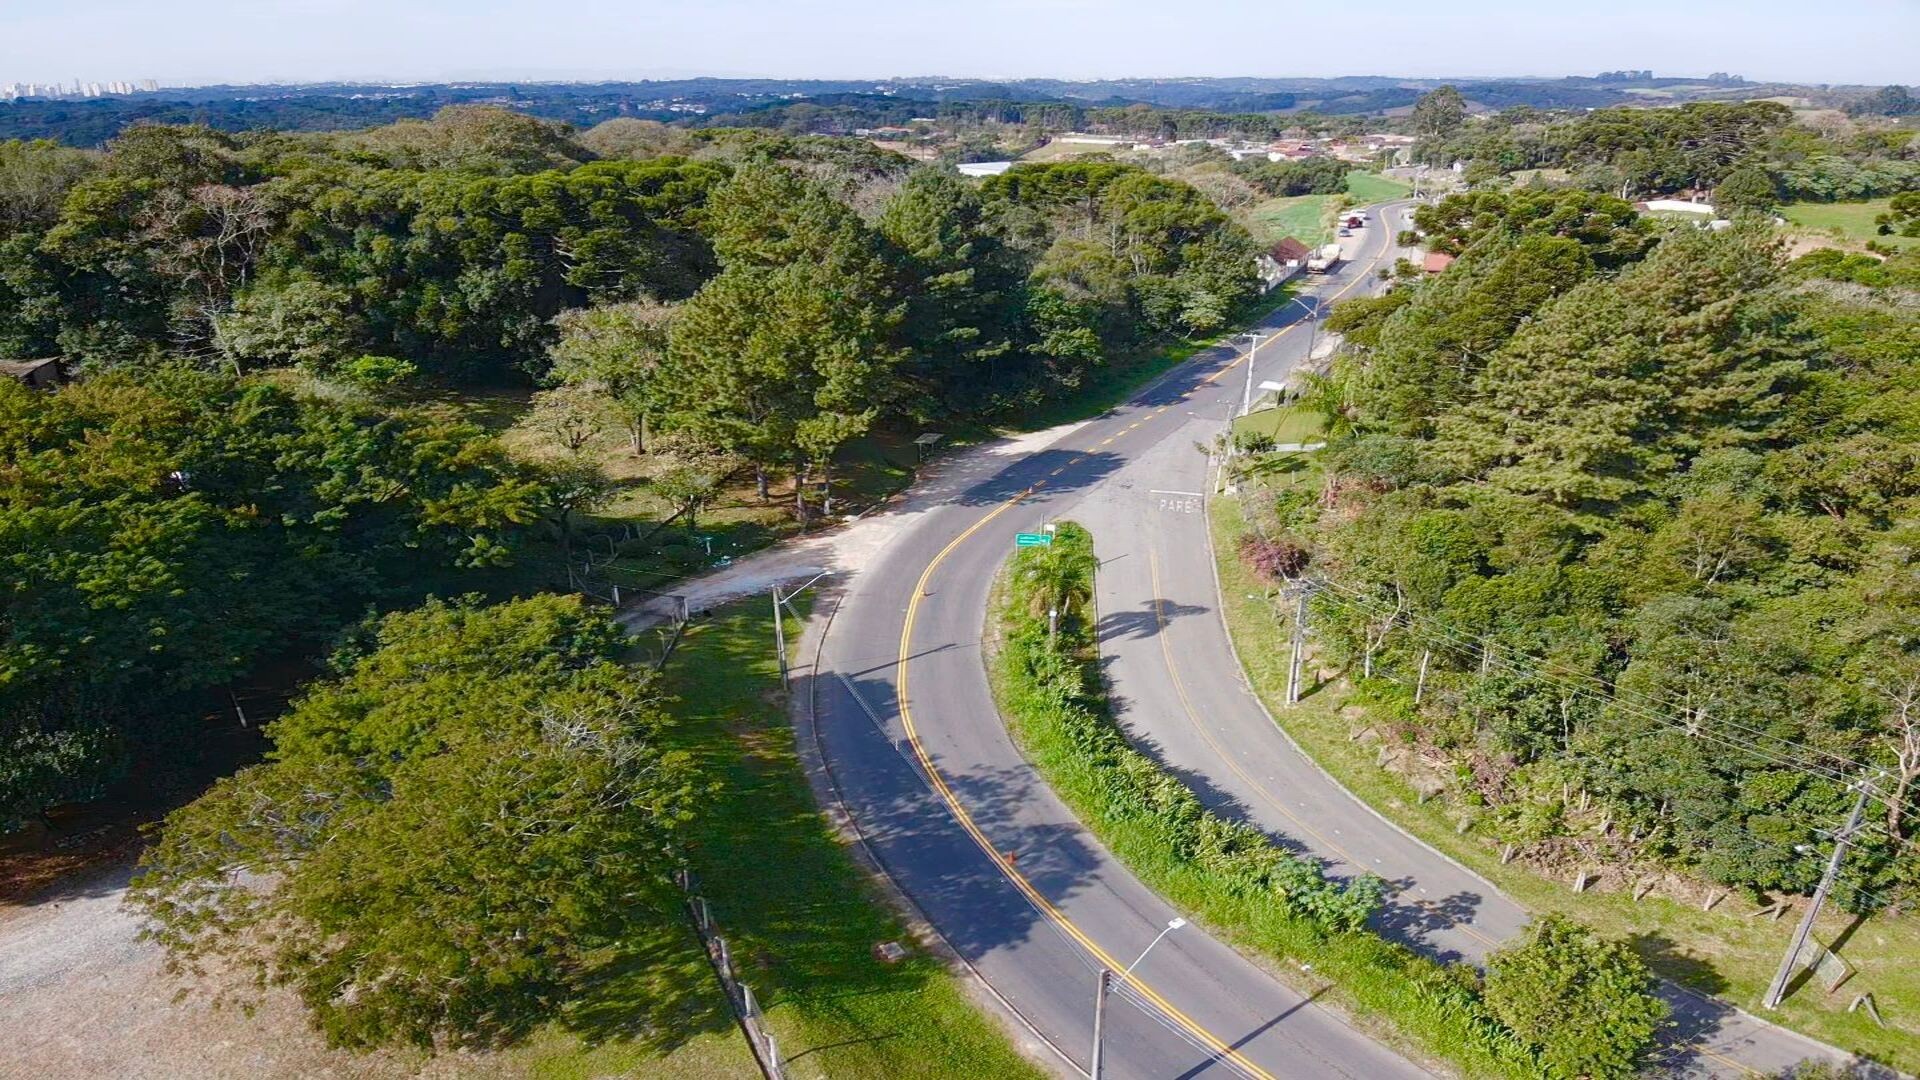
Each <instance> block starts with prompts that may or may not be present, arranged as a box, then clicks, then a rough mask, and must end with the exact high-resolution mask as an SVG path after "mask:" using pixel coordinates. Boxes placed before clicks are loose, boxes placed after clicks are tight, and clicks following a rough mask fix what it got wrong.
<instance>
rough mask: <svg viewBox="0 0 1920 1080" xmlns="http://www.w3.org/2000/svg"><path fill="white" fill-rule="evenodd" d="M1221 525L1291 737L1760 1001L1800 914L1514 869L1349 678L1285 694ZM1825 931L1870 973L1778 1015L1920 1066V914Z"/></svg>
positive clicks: (1834, 923)
mask: <svg viewBox="0 0 1920 1080" xmlns="http://www.w3.org/2000/svg"><path fill="white" fill-rule="evenodd" d="M1212 526H1213V530H1214V548H1215V551H1216V552H1217V553H1218V558H1219V567H1220V586H1221V594H1222V596H1223V597H1224V598H1225V605H1226V606H1225V611H1224V614H1225V617H1226V620H1227V628H1228V630H1229V632H1230V633H1232V635H1233V640H1234V643H1235V645H1236V647H1237V648H1238V650H1239V653H1240V659H1241V661H1242V663H1243V664H1244V665H1245V667H1246V672H1247V677H1248V679H1249V680H1250V681H1251V683H1252V685H1253V687H1254V689H1255V690H1256V691H1257V692H1258V693H1259V694H1260V696H1261V698H1262V700H1264V701H1265V702H1266V704H1267V707H1268V708H1269V709H1270V710H1271V711H1272V712H1273V714H1274V715H1275V716H1276V717H1279V718H1281V720H1282V722H1283V723H1284V724H1285V726H1286V729H1287V732H1288V734H1290V735H1291V736H1293V738H1294V740H1295V741H1297V742H1298V743H1299V744H1300V745H1301V747H1302V748H1303V749H1305V750H1306V752H1307V753H1308V754H1310V755H1312V756H1313V758H1314V760H1316V761H1318V762H1319V763H1320V765H1321V766H1322V767H1323V768H1325V769H1326V770H1327V771H1328V772H1330V773H1332V774H1333V776H1334V777H1335V778H1336V779H1338V780H1339V781H1340V782H1341V783H1342V784H1344V785H1345V786H1346V787H1347V789H1348V790H1349V791H1352V792H1353V793H1354V794H1355V795H1357V796H1359V797H1360V798H1361V799H1363V800H1365V801H1366V802H1367V803H1369V804H1370V805H1372V806H1373V807H1374V808H1375V809H1377V810H1379V811H1380V812H1381V813H1382V814H1385V815H1386V816H1387V817H1388V818H1389V819H1391V820H1392V821H1394V822H1396V823H1398V824H1399V825H1400V826H1401V827H1403V828H1405V829H1406V830H1407V831H1408V832H1410V833H1412V834H1414V835H1415V836H1418V837H1419V838H1420V839H1422V840H1424V841H1426V842H1427V843H1429V844H1431V845H1433V846H1434V847H1436V848H1438V849H1440V850H1441V851H1443V852H1445V853H1447V854H1448V855H1450V856H1452V857H1453V858H1455V859H1458V860H1459V861H1460V862H1462V863H1464V864H1466V865H1467V866H1468V867H1470V868H1471V869H1473V870H1474V871H1475V872H1477V873H1479V874H1481V875H1482V876H1484V877H1486V878H1487V879H1488V880H1489V881H1492V882H1493V883H1494V884H1495V885H1497V886H1499V887H1500V889H1501V890H1502V891H1504V892H1506V893H1507V894H1508V895H1509V896H1511V897H1513V898H1514V899H1515V900H1517V901H1519V902H1520V903H1521V904H1523V905H1525V906H1526V907H1528V908H1530V909H1532V910H1534V911H1559V912H1564V913H1566V914H1567V915H1570V916H1572V917H1574V918H1576V919H1579V920H1580V921H1581V922H1584V923H1586V924H1587V925H1589V926H1592V927H1593V928H1594V929H1596V930H1598V931H1600V932H1601V933H1603V934H1605V935H1607V936H1609V937H1614V938H1619V939H1622V940H1625V941H1627V942H1628V943H1629V944H1631V945H1632V946H1633V948H1634V950H1635V951H1636V952H1638V953H1639V954H1640V955H1641V957H1643V958H1644V959H1645V960H1646V961H1647V964H1648V966H1649V967H1651V968H1653V969H1654V970H1655V971H1657V972H1659V973H1660V974H1662V975H1664V976H1666V977H1667V978H1669V979H1672V980H1673V981H1675V982H1678V983H1682V984H1684V985H1687V986H1691V987H1693V988H1694V989H1697V990H1700V991H1702V992H1705V993H1710V994H1717V995H1719V996H1721V997H1724V998H1726V999H1727V1000H1729V1001H1731V1002H1733V1003H1735V1004H1737V1005H1739V1006H1741V1007H1743V1008H1747V1009H1750V1010H1755V1011H1757V1010H1758V1002H1759V999H1760V996H1761V995H1762V993H1764V991H1765V989H1766V986H1767V983H1768V981H1769V980H1770V979H1771V978H1772V976H1773V970H1774V966H1775V965H1776V964H1778V963H1779V959H1780V954H1781V952H1782V951H1784V950H1785V948H1786V940H1787V935H1788V934H1789V933H1790V932H1791V930H1792V920H1791V919H1785V920H1782V921H1779V922H1773V921H1769V920H1766V919H1759V920H1755V919H1752V918H1749V917H1748V914H1749V913H1751V912H1752V911H1753V910H1754V909H1755V907H1756V905H1754V904H1751V903H1748V902H1746V901H1744V900H1742V899H1740V898H1738V897H1729V898H1728V899H1726V900H1724V901H1722V902H1721V903H1720V905H1719V906H1718V907H1717V908H1715V910H1714V911H1713V912H1705V911H1702V910H1700V907H1699V905H1698V903H1697V902H1692V901H1691V900H1688V901H1685V902H1683V901H1682V900H1679V899H1670V898H1667V897H1665V896H1663V895H1661V894H1660V893H1657V892H1656V893H1655V894H1652V895H1649V896H1648V897H1647V898H1646V899H1645V900H1642V901H1640V902H1638V903H1636V902H1635V901H1634V900H1633V899H1632V897H1631V896H1630V895H1628V894H1626V893H1620V892H1609V891H1604V890H1605V889H1606V886H1605V885H1602V886H1600V887H1597V888H1596V890H1594V891H1589V892H1587V893H1584V894H1578V895H1576V894H1575V893H1574V892H1573V891H1572V888H1571V886H1570V884H1569V883H1565V882H1555V881H1550V880H1547V879H1545V878H1542V877H1540V876H1539V875H1537V874H1535V873H1532V872H1531V871H1528V870H1526V869H1525V868H1523V867H1521V866H1519V865H1518V864H1511V865H1502V864H1501V862H1500V858H1499V851H1498V849H1497V847H1496V846H1495V845H1494V844H1493V842H1492V841H1490V840H1485V839H1482V838H1481V837H1480V836H1478V835H1477V834H1475V833H1474V832H1472V831H1471V830H1469V831H1468V832H1467V833H1466V834H1464V835H1463V834H1461V833H1460V832H1459V831H1458V829H1459V819H1458V817H1457V816H1456V815H1457V814H1458V809H1457V808H1455V807H1452V806H1450V805H1449V804H1448V803H1447V802H1446V801H1445V800H1443V799H1432V800H1429V801H1427V802H1425V803H1422V802H1421V801H1420V798H1419V795H1418V793H1417V792H1416V791H1415V790H1414V787H1413V785H1412V784H1411V783H1409V782H1408V781H1407V780H1406V779H1405V778H1404V777H1402V776H1400V775H1399V774H1397V773H1394V772H1390V771H1388V770H1386V769H1383V768H1380V767H1379V766H1378V765H1377V764H1376V753H1377V748H1376V747H1375V746H1374V745H1373V744H1371V743H1368V742H1364V741H1363V742H1355V741H1352V740H1351V739H1350V738H1349V736H1350V735H1351V733H1352V730H1353V727H1354V726H1355V725H1354V723H1353V721H1352V719H1351V712H1352V710H1350V709H1349V708H1347V707H1346V700H1345V697H1346V695H1345V688H1344V686H1343V685H1342V684H1341V683H1339V682H1332V683H1328V684H1326V685H1322V686H1319V687H1318V688H1317V689H1315V690H1314V691H1313V692H1311V693H1310V694H1308V696H1307V697H1306V698H1305V700H1304V701H1303V702H1302V703H1301V704H1300V705H1299V706H1296V707H1294V708H1291V709H1289V708H1286V707H1284V706H1283V705H1282V704H1281V702H1282V701H1283V700H1284V697H1285V686H1286V656H1287V634H1288V633H1289V631H1288V629H1287V625H1286V623H1285V621H1284V620H1281V619H1278V618H1276V617H1275V614H1274V611H1273V609H1272V607H1271V606H1270V602H1269V601H1268V600H1267V599H1265V594H1266V591H1267V590H1266V589H1265V588H1264V587H1263V586H1262V585H1261V584H1260V583H1259V582H1258V581H1257V580H1255V579H1254V578H1253V576H1252V575H1251V574H1250V573H1248V571H1247V569H1246V567H1245V566H1244V565H1243V564H1242V563H1241V562H1240V560H1239V559H1238V558H1237V557H1235V556H1234V554H1233V552H1234V540H1235V538H1236V537H1237V536H1238V535H1239V534H1240V533H1241V532H1242V531H1244V529H1245V527H1246V525H1245V520H1244V518H1243V517H1242V514H1241V508H1240V505H1239V503H1238V502H1237V501H1235V500H1233V499H1218V500H1215V501H1214V503H1213V518H1212ZM1310 668H1311V665H1310ZM1829 910H1830V911H1831V910H1832V909H1829ZM1817 936H1818V937H1819V938H1820V939H1821V940H1822V941H1825V942H1836V941H1839V942H1845V943H1848V944H1850V945H1851V946H1852V947H1851V948H1843V949H1842V955H1843V956H1845V957H1846V959H1847V960H1848V962H1850V963H1852V964H1854V965H1855V966H1856V967H1857V968H1858V969H1859V974H1857V975H1856V976H1855V977H1854V978H1853V980H1852V981H1851V982H1849V983H1848V984H1846V985H1845V986H1843V987H1841V989H1840V991H1839V992H1838V993H1836V994H1834V995H1832V996H1828V995H1826V994H1824V993H1823V992H1822V991H1821V990H1820V989H1819V988H1817V987H1811V988H1803V989H1801V990H1800V991H1799V992H1798V993H1796V994H1794V995H1793V996H1792V997H1789V998H1788V999H1787V1001H1786V1002H1785V1003H1783V1005H1782V1006H1781V1008H1780V1009H1779V1010H1777V1011H1776V1012H1773V1013H1768V1014H1767V1018H1768V1019H1771V1020H1775V1021H1777V1022H1780V1023H1782V1024H1785V1025H1786V1026H1789V1027H1792V1028H1794V1029H1796V1030H1799V1031H1802V1032H1805V1033H1806V1034H1808V1035H1812V1036H1814V1037H1815V1038H1818V1039H1822V1040H1824V1041H1827V1042H1830V1043H1832V1044H1834V1045H1836V1046H1840V1047H1844V1048H1846V1049H1848V1050H1851V1051H1854V1052H1857V1053H1862V1054H1867V1055H1871V1056H1872V1057H1874V1058H1877V1059H1880V1060H1883V1061H1886V1062H1888V1063H1890V1064H1893V1065H1896V1066H1898V1067H1899V1068H1901V1069H1903V1070H1905V1071H1907V1072H1910V1073H1911V1072H1915V1071H1920V968H1916V966H1915V965H1914V964H1913V963H1912V958H1913V957H1915V956H1920V920H1915V919H1913V918H1904V919H1902V918H1888V917H1886V916H1879V917H1876V918H1873V919H1870V920H1867V921H1865V922H1861V923H1856V922H1855V920H1854V919H1853V918H1851V917H1849V916H1845V915H1842V914H1833V915H1830V916H1828V917H1827V918H1824V919H1823V920H1822V921H1821V925H1820V927H1819V929H1818V932H1817ZM1868 991H1871V992H1872V993H1873V995H1874V1000H1875V1001H1876V1003H1877V1004H1878V1005H1879V1007H1880V1010H1881V1013H1882V1015H1883V1016H1884V1017H1885V1019H1886V1021H1887V1024H1888V1027H1886V1028H1884V1029H1882V1028H1879V1027H1876V1026H1875V1025H1874V1023H1873V1021H1872V1020H1871V1019H1868V1018H1867V1017H1866V1016H1865V1014H1864V1013H1848V1012H1846V1007H1847V1005H1848V1003H1849V1002H1851V1001H1852V1000H1853V997H1854V995H1856V994H1860V993H1865V992H1868Z"/></svg>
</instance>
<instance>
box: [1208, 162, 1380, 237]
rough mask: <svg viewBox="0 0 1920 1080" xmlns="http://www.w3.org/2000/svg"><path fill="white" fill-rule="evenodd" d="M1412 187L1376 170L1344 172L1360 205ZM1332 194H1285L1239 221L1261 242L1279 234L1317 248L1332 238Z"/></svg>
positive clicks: (1350, 193) (1249, 211)
mask: <svg viewBox="0 0 1920 1080" xmlns="http://www.w3.org/2000/svg"><path fill="white" fill-rule="evenodd" d="M1412 190H1413V189H1412V188H1410V187H1408V186H1407V185H1405V184H1402V183H1401V182H1399V181H1398V180H1393V179H1389V178H1388V177H1385V176H1381V175H1380V174H1379V173H1370V172H1362V171H1360V170H1355V171H1353V172H1350V173H1348V174H1347V193H1348V194H1349V195H1350V196H1352V198H1353V201H1354V202H1355V203H1358V204H1360V205H1362V206H1364V205H1366V204H1368V203H1376V202H1385V201H1386V200H1388V199H1397V198H1399V197H1400V196H1402V195H1405V194H1407V193H1408V192H1409V191H1412ZM1333 198H1334V196H1332V195H1288V196H1283V197H1281V198H1278V199H1268V200H1266V201H1265V202H1262V203H1259V204H1257V205H1255V206H1254V207H1252V208H1251V209H1249V210H1247V211H1246V216H1245V217H1244V218H1243V220H1242V222H1241V224H1243V225H1245V226H1246V227H1247V228H1248V230H1249V231H1251V232H1252V233H1253V238H1254V239H1255V240H1258V241H1259V242H1260V243H1262V244H1271V243H1273V242H1275V241H1277V240H1279V239H1280V238H1281V237H1283V236H1291V237H1294V238H1296V239H1298V240H1300V241H1302V242H1303V243H1305V244H1307V245H1308V246H1309V247H1318V246H1319V245H1321V244H1324V243H1327V242H1328V241H1330V240H1332V239H1333V235H1334V234H1333V229H1332V228H1331V227H1330V226H1329V225H1328V224H1327V220H1326V218H1327V204H1328V203H1330V202H1332V201H1333Z"/></svg>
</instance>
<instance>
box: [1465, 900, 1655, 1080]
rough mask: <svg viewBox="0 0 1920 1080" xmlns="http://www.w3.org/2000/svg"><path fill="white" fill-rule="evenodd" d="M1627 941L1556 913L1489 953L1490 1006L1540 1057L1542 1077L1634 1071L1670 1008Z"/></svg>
mask: <svg viewBox="0 0 1920 1080" xmlns="http://www.w3.org/2000/svg"><path fill="white" fill-rule="evenodd" d="M1653 991H1654V981H1653V976H1652V975H1651V974H1649V973H1648V972H1647V967H1646V965H1645V964H1643V963H1641V961H1640V958H1639V957H1638V956H1635V955H1634V954H1633V953H1632V952H1631V951H1630V950H1628V949H1627V947H1626V946H1625V945H1622V944H1620V943H1619V942H1616V941H1608V940H1606V939H1604V938H1602V937H1600V936H1599V935H1597V934H1595V933H1594V932H1593V931H1591V930H1589V929H1587V928H1586V927H1584V926H1581V925H1580V924H1578V923H1576V922H1573V921H1571V920H1569V919H1567V918H1566V917H1565V916H1562V915H1557V914H1549V915H1543V916H1541V917H1540V918H1538V919H1535V920H1534V922H1533V924H1532V925H1531V926H1529V927H1528V928H1527V933H1526V936H1525V937H1523V938H1521V939H1520V940H1519V941H1516V942H1514V943H1513V944H1511V945H1508V946H1507V947H1506V948H1503V949H1500V950H1498V951H1496V952H1495V953H1494V954H1493V955H1491V956H1489V957H1488V958H1487V976H1486V990H1485V994H1484V996H1485V998H1486V1002H1487V1007H1488V1008H1489V1009H1491V1010H1493V1014H1494V1015H1495V1016H1497V1017H1499V1018H1500V1022H1501V1023H1503V1024H1505V1025H1506V1026H1507V1028H1508V1029H1509V1030H1511V1031H1512V1032H1513V1033H1514V1034H1515V1035H1517V1036H1519V1037H1520V1038H1521V1039H1522V1040H1524V1041H1525V1042H1527V1043H1528V1044H1530V1045H1531V1046H1532V1047H1533V1048H1534V1050H1535V1052H1536V1053H1537V1054H1538V1055H1539V1059H1540V1065H1541V1068H1542V1070H1543V1075H1545V1076H1551V1077H1565V1078H1568V1080H1573V1078H1576V1077H1591V1078H1593V1080H1610V1078H1624V1077H1629V1076H1633V1075H1634V1074H1635V1073H1637V1072H1638V1071H1639V1069H1640V1066H1641V1065H1642V1064H1643V1063H1644V1062H1645V1060H1646V1056H1647V1054H1648V1052H1649V1051H1651V1050H1652V1049H1653V1047H1654V1039H1655V1036H1656V1035H1657V1034H1658V1033H1659V1030H1660V1025H1661V1022H1662V1021H1664V1020H1665V1019H1666V1016H1667V1006H1666V1003H1665V1002H1663V1001H1661V1000H1660V999H1659V998H1658V997H1655V996H1654V992H1653Z"/></svg>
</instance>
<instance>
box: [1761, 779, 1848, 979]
mask: <svg viewBox="0 0 1920 1080" xmlns="http://www.w3.org/2000/svg"><path fill="white" fill-rule="evenodd" d="M1854 790H1855V792H1856V794H1855V796H1854V800H1853V812H1852V813H1850V814H1848V815H1847V823H1846V825H1845V826H1844V827H1842V828H1841V830H1840V831H1839V832H1837V833H1834V834H1833V855H1832V856H1831V857H1830V858H1828V859H1827V872H1826V873H1824V874H1822V875H1821V876H1820V887H1819V888H1817V889H1815V890H1813V899H1812V900H1811V901H1809V902H1808V903H1807V913H1806V914H1805V915H1802V916H1801V917H1800V925H1799V926H1797V927H1795V928H1794V931H1793V940H1792V941H1791V942H1789V943H1788V945H1787V955H1785V956H1783V957H1781V958H1780V970H1779V971H1776V972H1774V974H1773V984H1772V985H1771V986H1768V987H1767V996H1766V999H1765V1001H1763V1002H1762V1004H1764V1005H1765V1006H1766V1007H1767V1008H1769V1009H1773V1008H1778V1007H1779V1005H1780V999H1781V998H1784V997H1786V996H1787V981H1788V980H1790V979H1792V978H1793V972H1794V969H1795V968H1797V967H1799V966H1800V950H1802V949H1804V948H1806V946H1807V938H1808V937H1809V936H1810V935H1811V934H1812V933H1813V923H1814V920H1816V919H1818V918H1819V917H1820V908H1821V905H1823V904H1825V903H1826V902H1827V894H1828V893H1830V892H1832V891H1833V879H1834V878H1836V877H1838V876H1839V875H1840V861H1841V860H1842V859H1843V858H1845V857H1846V854H1847V845H1848V844H1851V843H1852V842H1853V834H1854V832H1855V831H1857V830H1858V829H1859V828H1860V815H1861V814H1862V813H1863V812H1865V810H1866V808H1867V785H1866V781H1864V780H1862V781H1860V782H1859V783H1856V784H1855V785H1854Z"/></svg>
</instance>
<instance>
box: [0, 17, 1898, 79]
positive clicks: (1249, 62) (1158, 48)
mask: <svg viewBox="0 0 1920 1080" xmlns="http://www.w3.org/2000/svg"><path fill="white" fill-rule="evenodd" d="M1611 68H1652V69H1654V71H1656V72H1657V73H1663V74H1706V73H1708V72H1712V71H1730V72H1734V73H1737V74H1743V75H1746V76H1748V77H1749V78H1754V79H1767V78H1778V79H1790V80H1795V81H1801V82H1827V83H1839V82H1857V83H1874V84H1878V83H1886V82H1896V81H1897V82H1907V83H1914V82H1920V0H1835V2H1830V3H1809V2H1807V0H1793V2H1786V0H1744V2H1737V0H1659V2H1654V0H1610V2H1606V3H1598V2H1593V0H1560V2H1557V3H1556V2H1551V0H1531V2H1521V0H1421V2H1418V3H1413V2H1407V0H1372V2H1369V3H1365V4H1355V5H1343V4H1340V3H1338V2H1337V0H1322V2H1319V3H1314V4H1306V3H1301V2H1299V0H965V2H948V3H939V2H933V0H893V2H890V3H884V2H876V0H863V2H852V0H705V2H701V3H661V2H657V0H545V2H529V0H138V2H136V0H64V2H61V0H0V82H12V81H24V80H33V81H51V80H59V81H63V82H64V81H71V80H72V79H75V78H79V79H82V80H107V79H142V78H153V79H158V80H160V81H161V82H162V83H166V84H172V85H181V84H189V83H209V82H259V81H311V80H318V79H364V80H439V79H461V78H514V79H576V78H578V79H592V78H618V79H638V78H680V77H685V76H689V75H765V76H785V77H829V78H842V77H844V78H866V77H874V78H881V77H885V76H889V75H926V74H948V75H969V76H982V77H1002V78H1005V77H1018V76H1056V77H1062V78H1094V77H1117V76H1129V75H1131V76H1172V75H1266V76H1282V75H1351V74H1380V75H1402V76H1448V75H1459V76H1486V75H1529V74H1532V75H1560V74H1591V73H1594V72H1597V71H1601V70H1606V69H1611Z"/></svg>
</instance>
